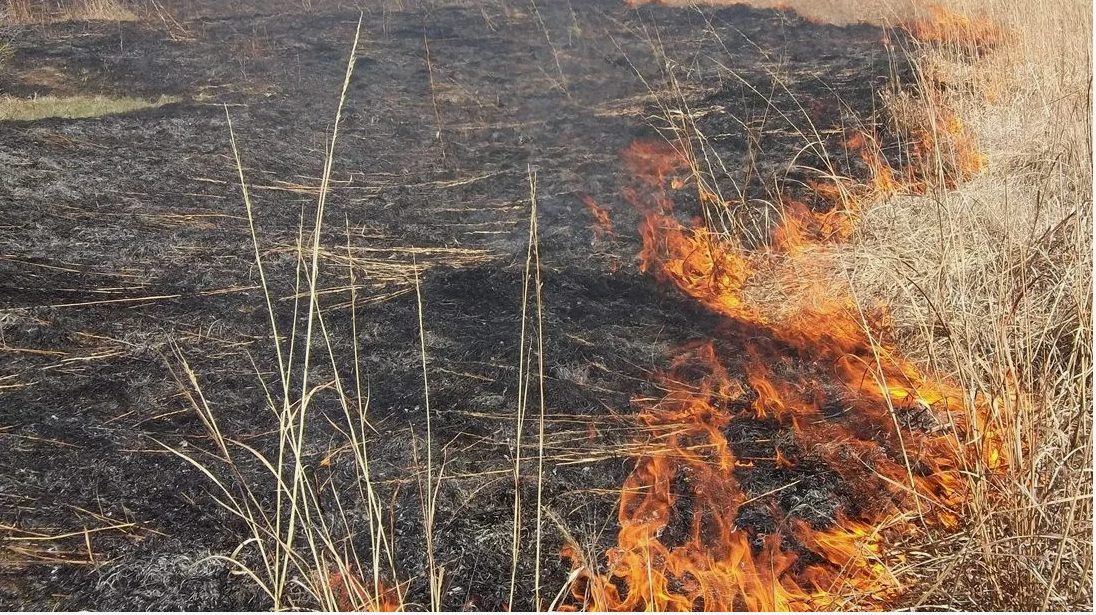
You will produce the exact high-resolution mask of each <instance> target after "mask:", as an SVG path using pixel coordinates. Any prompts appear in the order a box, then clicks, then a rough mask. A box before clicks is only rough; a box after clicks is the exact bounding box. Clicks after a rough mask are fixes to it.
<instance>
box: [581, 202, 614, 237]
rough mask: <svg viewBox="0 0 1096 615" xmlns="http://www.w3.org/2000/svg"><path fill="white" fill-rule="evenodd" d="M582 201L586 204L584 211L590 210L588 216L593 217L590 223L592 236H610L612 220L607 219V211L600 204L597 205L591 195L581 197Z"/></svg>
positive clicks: (611, 234) (611, 233)
mask: <svg viewBox="0 0 1096 615" xmlns="http://www.w3.org/2000/svg"><path fill="white" fill-rule="evenodd" d="M582 202H583V203H585V204H586V211H588V212H590V217H592V218H593V219H594V222H593V224H592V225H591V228H592V229H593V231H594V237H596V238H598V239H604V238H607V237H612V236H613V221H612V220H610V219H609V212H608V211H607V210H606V209H605V208H603V207H602V206H601V205H598V204H597V201H595V200H594V199H593V197H589V196H586V197H582Z"/></svg>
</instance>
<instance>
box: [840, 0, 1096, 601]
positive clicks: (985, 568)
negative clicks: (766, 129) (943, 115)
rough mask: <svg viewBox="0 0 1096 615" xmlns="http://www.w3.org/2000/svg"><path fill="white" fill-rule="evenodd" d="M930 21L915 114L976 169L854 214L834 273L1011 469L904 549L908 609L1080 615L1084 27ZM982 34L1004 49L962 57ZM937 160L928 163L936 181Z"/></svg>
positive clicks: (1000, 12) (1087, 264) (1086, 579)
mask: <svg viewBox="0 0 1096 615" xmlns="http://www.w3.org/2000/svg"><path fill="white" fill-rule="evenodd" d="M944 8H946V9H948V10H949V11H951V13H941V15H950V16H951V17H952V18H955V19H957V20H958V21H957V22H956V23H953V24H952V25H950V26H946V27H945V28H943V29H942V30H940V31H944V32H950V34H946V35H944V36H941V37H939V38H941V39H942V40H937V41H935V42H933V43H931V44H929V45H927V46H925V47H924V48H922V49H920V50H919V51H918V53H919V67H920V69H921V72H922V89H923V90H924V91H926V92H935V93H939V92H946V94H939V95H934V96H926V97H923V98H922V99H921V100H922V104H924V105H942V106H944V107H946V109H947V110H948V112H949V113H951V114H952V115H953V117H954V118H955V119H957V120H959V121H961V122H962V124H963V125H964V126H965V127H966V129H967V130H969V131H970V133H971V134H972V135H973V137H974V139H975V142H976V143H977V144H978V148H979V149H980V151H981V153H982V155H983V156H984V161H985V168H984V169H983V170H982V171H981V173H980V174H979V175H978V176H976V177H975V178H973V179H971V180H970V181H968V182H965V183H963V184H961V185H959V186H958V187H957V188H956V189H954V190H937V191H933V192H930V194H928V195H926V196H921V197H902V198H896V199H891V200H890V201H888V202H886V203H883V204H881V205H880V206H878V207H876V208H874V209H872V210H870V211H868V212H866V214H865V216H864V218H863V220H862V225H861V231H860V233H859V234H858V236H857V237H856V239H855V241H854V242H853V243H852V244H851V245H849V246H847V247H846V252H845V253H844V254H843V257H844V258H845V259H846V260H847V263H848V265H849V267H848V268H849V270H851V271H853V272H854V273H853V274H852V284H853V287H854V289H855V291H856V292H857V295H858V296H859V297H861V298H863V299H867V298H873V299H875V298H881V299H884V300H885V301H886V302H887V303H888V304H889V305H890V307H891V311H892V313H893V315H894V321H895V324H896V326H897V328H898V331H899V334H900V336H901V340H900V341H901V342H902V345H903V346H904V348H905V349H907V350H908V351H909V352H911V353H913V354H915V355H917V356H920V357H921V359H922V360H923V362H924V363H925V364H926V365H927V366H929V367H930V368H931V369H932V370H934V371H936V372H938V373H943V374H946V375H949V376H950V377H952V378H953V379H955V380H956V381H958V382H961V383H963V385H964V388H965V389H966V390H967V391H969V392H971V393H979V394H982V395H984V396H986V397H987V398H988V399H992V400H995V401H996V403H997V406H998V413H997V416H995V417H993V419H994V421H995V425H994V427H993V428H994V430H996V431H997V432H998V433H999V434H1000V436H1001V438H1002V441H1003V442H1005V443H1006V448H1007V454H1008V456H1009V459H1010V467H1009V469H1008V471H1007V472H1006V473H1005V474H1004V475H1000V474H996V475H995V474H990V473H988V472H982V471H980V470H974V471H972V473H971V474H970V475H969V476H968V479H969V481H970V485H969V486H970V491H971V493H972V494H973V496H972V498H971V500H970V502H969V510H968V514H967V520H968V523H967V526H966V527H965V529H964V531H963V532H960V533H958V534H952V535H948V536H941V535H937V536H931V535H930V536H928V537H922V538H921V539H920V540H918V544H910V545H908V548H909V558H910V562H911V566H912V569H913V570H914V571H915V574H916V576H918V577H920V579H921V580H922V583H921V584H920V585H919V587H918V588H917V589H916V590H915V591H914V593H913V594H912V595H911V606H913V605H918V606H922V607H924V606H929V605H937V606H944V607H948V608H967V609H971V608H973V609H979V610H982V609H990V610H1021V611H1023V610H1045V609H1081V610H1083V609H1085V608H1086V607H1091V605H1092V569H1091V562H1092V519H1093V517H1092V514H1093V513H1092V493H1091V485H1092V354H1091V348H1092V328H1091V324H1092V254H1093V252H1092V250H1093V246H1092V222H1093V220H1092V181H1093V176H1092V141H1091V134H1092V133H1091V130H1092V124H1091V117H1092V104H1091V90H1090V88H1091V81H1090V79H1091V75H1092V45H1091V41H1092V13H1091V12H1090V11H1089V7H1088V6H1087V5H1085V4H1083V3H1077V2H1067V1H1065V0H1053V1H1052V2H1049V3H1035V2H1020V3H1011V2H1002V1H999V0H955V1H954V2H949V3H947V6H946V7H944ZM964 17H965V18H966V20H964V19H963V18H964ZM956 24H958V25H956ZM994 26H999V27H1000V28H1002V29H1003V31H1004V32H1005V33H1006V34H1005V35H1004V36H1003V37H1000V40H999V41H998V43H999V44H998V45H997V46H996V47H995V48H987V47H986V46H984V45H981V44H980V43H979V41H977V40H969V39H970V38H971V36H969V35H970V34H971V33H974V35H975V38H982V39H983V40H984V39H985V38H987V37H989V34H988V33H993V32H995V30H994V29H993V27H994ZM994 36H997V35H996V34H994ZM1006 39H1007V40H1006ZM928 115H929V116H932V115H933V114H931V113H930V114H928ZM934 128H935V129H936V130H940V131H943V130H945V128H946V127H943V126H936V127H934ZM950 154H951V152H943V151H941V152H938V156H937V160H938V162H939V167H940V168H944V166H945V165H946V164H947V161H946V160H944V158H946V157H947V156H949V155H950Z"/></svg>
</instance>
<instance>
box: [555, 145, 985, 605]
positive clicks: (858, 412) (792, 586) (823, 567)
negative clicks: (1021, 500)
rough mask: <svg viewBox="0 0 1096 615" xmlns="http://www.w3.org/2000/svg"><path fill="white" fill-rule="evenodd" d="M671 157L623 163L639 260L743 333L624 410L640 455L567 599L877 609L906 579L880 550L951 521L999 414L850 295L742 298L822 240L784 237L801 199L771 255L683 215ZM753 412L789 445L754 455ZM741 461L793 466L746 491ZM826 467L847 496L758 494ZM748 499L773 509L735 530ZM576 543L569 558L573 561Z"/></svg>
mask: <svg viewBox="0 0 1096 615" xmlns="http://www.w3.org/2000/svg"><path fill="white" fill-rule="evenodd" d="M683 151H685V149H684V148H683V147H675V146H674V145H671V144H669V143H664V142H638V143H636V144H634V145H633V146H632V147H631V148H630V149H629V150H628V152H626V154H625V156H624V158H625V164H626V166H627V167H628V168H630V169H631V170H632V172H633V173H634V174H635V176H636V185H635V186H633V187H632V188H630V189H629V190H628V191H627V192H626V198H627V199H628V200H629V201H630V202H631V203H632V204H633V205H634V206H635V207H636V208H637V209H639V210H640V211H641V212H643V214H644V221H643V223H642V226H641V229H640V232H641V236H642V238H643V242H644V248H643V252H642V254H641V260H642V267H643V268H644V269H645V270H648V271H651V272H653V273H655V274H656V275H657V276H658V277H659V278H660V279H662V280H664V281H666V282H668V283H670V284H672V285H674V286H676V287H677V288H678V289H679V290H680V291H682V292H684V293H685V294H687V295H689V296H690V297H692V298H693V299H695V300H697V301H698V302H700V303H701V304H703V305H705V306H706V307H708V308H709V309H710V310H712V311H713V312H716V313H718V314H721V315H723V316H724V317H726V318H727V319H728V325H727V326H728V328H729V329H730V330H732V331H735V332H736V335H740V336H742V337H744V338H746V339H747V340H749V341H748V342H747V345H746V349H745V352H742V353H740V354H737V356H729V355H726V354H724V353H723V352H721V351H720V350H719V349H718V348H717V347H716V346H715V345H714V344H711V343H707V344H701V345H699V346H697V347H695V348H693V349H691V350H689V351H687V352H685V353H684V354H682V355H681V356H680V357H678V358H677V359H676V360H675V362H674V367H673V368H672V369H671V370H670V371H669V372H668V373H666V374H664V375H663V377H662V378H661V380H662V386H663V388H664V389H665V390H666V391H667V394H666V396H665V397H664V398H663V399H661V400H659V401H657V402H654V403H650V404H646V405H645V407H644V409H643V411H642V412H641V414H640V415H639V417H638V418H637V421H638V422H639V423H640V424H641V425H643V429H642V431H643V433H644V434H645V438H646V439H647V440H646V441H647V442H648V447H649V448H648V452H646V453H644V454H643V455H641V456H640V457H639V458H638V459H637V462H636V468H635V470H634V471H633V473H632V475H631V476H630V477H629V479H628V481H627V482H626V483H625V485H624V487H623V497H622V500H621V504H620V524H621V530H620V534H619V536H618V544H617V547H616V548H615V549H613V550H611V551H610V552H609V554H608V560H609V561H608V571H609V572H608V573H607V574H605V575H594V574H590V573H584V574H582V575H580V577H579V578H580V582H579V583H577V584H576V585H575V586H574V588H573V594H572V596H573V599H574V600H575V604H576V605H578V606H581V608H583V609H593V610H614V611H616V610H625V611H635V610H644V609H653V610H696V609H705V610H710V609H715V610H740V609H748V610H765V611H772V610H816V609H826V610H832V609H838V608H849V607H852V606H854V605H855V606H858V607H861V608H863V607H865V606H870V605H875V606H883V605H886V604H889V603H890V601H892V600H894V599H895V598H896V597H897V596H898V595H900V588H901V587H902V585H903V584H904V583H905V582H906V581H907V578H906V573H903V572H901V570H900V568H901V566H900V559H897V558H896V556H895V555H894V552H893V549H892V548H890V546H891V545H893V544H894V543H895V542H896V539H897V538H899V537H902V536H909V535H911V534H914V533H918V532H919V531H920V530H919V528H921V527H925V526H927V527H939V528H955V527H957V526H958V524H959V523H960V519H961V514H962V513H961V510H962V507H963V506H964V502H965V501H966V499H967V497H968V495H969V494H968V487H967V485H966V483H965V481H964V479H963V474H964V473H966V472H969V471H970V470H971V468H979V469H980V470H979V471H980V472H990V473H992V472H997V471H1000V470H1001V469H1003V467H1004V465H1005V462H1006V461H1005V458H1004V457H1003V451H1002V447H1001V444H1000V443H999V442H998V441H997V436H996V435H995V434H996V433H997V432H998V429H999V427H998V423H999V421H1001V420H1002V419H1001V417H1000V416H999V415H998V408H996V407H994V406H992V404H991V403H990V402H989V401H988V400H986V399H982V398H972V397H970V396H969V395H968V394H966V393H964V392H962V391H961V390H960V389H959V388H958V387H957V386H956V385H954V384H951V383H947V382H944V381H942V380H937V379H933V378H928V377H925V376H923V375H922V374H921V373H920V370H918V369H917V368H916V367H915V366H914V365H913V364H912V363H911V362H910V361H908V360H907V359H905V358H903V357H902V356H901V354H900V353H899V352H898V351H897V350H896V349H895V348H890V347H887V346H885V345H883V343H882V342H881V341H880V338H879V337H878V333H877V332H876V331H875V330H874V329H873V326H872V325H871V324H870V323H869V321H872V322H877V321H879V320H880V319H879V318H878V317H876V318H872V317H871V315H868V314H865V313H864V312H863V311H862V310H860V308H859V307H858V305H857V304H856V302H855V301H854V300H853V299H852V297H849V296H840V295H839V296H836V297H832V296H831V297H827V298H825V299H822V298H821V297H814V298H813V301H812V303H811V305H809V306H807V305H804V306H801V307H800V308H799V309H798V310H793V311H790V312H787V313H784V314H781V315H773V314H768V313H766V311H765V309H764V306H760V305H750V304H749V303H748V301H747V299H746V298H745V296H744V290H745V287H746V285H747V283H748V281H749V279H750V278H751V277H752V276H754V275H755V272H756V271H757V270H758V269H759V266H758V265H759V263H760V261H764V260H768V259H771V258H774V256H775V257H780V256H781V253H783V256H784V257H787V258H796V257H797V255H798V254H800V253H801V252H800V250H801V249H803V248H804V246H805V244H808V243H811V242H818V241H830V240H832V239H833V238H834V236H833V235H832V234H830V235H817V234H815V235H808V234H805V233H802V232H800V231H799V230H795V231H792V230H789V229H788V226H789V225H790V224H795V225H796V226H797V229H798V228H799V227H801V226H802V224H801V223H808V222H810V221H811V220H810V218H811V214H810V213H809V210H806V209H803V210H801V211H800V213H799V214H796V215H793V216H790V217H789V218H788V219H786V220H785V222H784V224H783V226H781V228H780V229H778V230H777V231H776V232H775V233H774V236H775V237H776V238H777V239H778V241H777V242H776V243H774V244H773V246H772V248H773V250H775V252H774V251H773V250H762V251H752V252H751V251H746V250H744V249H743V248H741V247H738V246H736V245H734V244H732V243H730V242H729V240H728V239H727V238H726V237H723V236H720V235H717V234H714V233H712V232H711V231H709V230H707V229H706V228H705V227H704V226H703V223H702V222H700V221H698V222H697V223H696V224H695V225H694V226H693V227H692V228H690V227H687V226H685V225H683V224H681V223H680V222H678V221H677V220H676V218H675V217H674V214H673V196H672V195H673V190H674V187H675V186H678V187H680V186H684V185H685V184H686V182H687V181H688V177H687V174H688V172H689V169H690V168H691V167H692V166H693V165H692V164H690V162H689V161H688V160H686V159H685V157H684V156H683V155H682V153H681V152H683ZM853 192H859V193H862V192H864V190H860V189H857V188H856V187H853ZM836 205H837V203H835V204H834V206H836ZM816 226H817V225H816ZM792 235H794V236H795V241H790V240H789V237H790V236H792ZM812 365H828V366H830V367H829V368H828V369H825V370H821V371H817V372H816V371H815V369H816V368H814V367H811V366H812ZM697 374H701V376H700V378H699V380H698V377H697ZM914 417H917V418H914ZM753 421H758V422H762V423H764V424H769V425H770V428H771V429H775V430H777V431H778V432H782V433H785V434H788V435H787V436H786V438H787V439H786V440H785V442H786V444H785V445H784V446H783V447H782V446H780V445H779V444H778V445H776V446H775V447H774V448H772V449H771V452H769V453H768V455H763V456H762V457H761V458H757V457H754V456H752V455H756V453H751V452H750V451H749V449H748V448H747V447H746V446H745V444H744V443H743V442H742V441H738V440H736V439H735V438H734V437H733V435H731V434H733V433H734V431H735V430H736V429H739V428H740V427H739V426H740V425H743V424H745V423H747V422H753ZM774 442H775V440H774ZM770 455H771V456H770ZM755 465H758V466H768V468H769V471H772V469H773V466H775V468H778V469H780V470H778V471H786V472H788V473H790V474H791V475H792V476H796V474H795V472H797V471H798V470H797V468H799V467H800V466H802V467H803V468H805V471H804V472H803V473H802V474H800V475H798V476H799V480H798V481H795V480H792V481H791V482H785V483H784V484H782V485H780V486H778V487H777V488H776V491H769V492H766V493H751V488H753V485H749V482H750V480H751V479H750V478H749V477H750V476H751V470H750V468H753V467H754V466H755ZM823 468H824V469H823ZM827 474H829V475H833V476H837V477H840V482H841V484H842V485H844V488H846V489H848V492H849V493H851V496H850V497H851V499H850V500H847V501H845V500H841V501H840V503H839V504H837V505H836V506H834V507H833V508H831V509H830V510H829V511H828V512H825V513H818V512H815V513H813V514H815V515H818V516H811V513H806V514H805V513H804V512H803V511H801V510H798V508H797V507H796V506H794V505H793V506H791V507H788V505H789V502H788V501H784V500H781V499H775V500H774V499H772V498H771V497H770V496H774V494H775V493H777V492H779V491H782V490H784V489H787V488H789V487H792V486H794V485H795V484H796V483H797V482H800V481H804V480H817V478H816V477H817V476H819V475H827ZM743 481H745V482H746V485H744V484H743ZM758 500H761V501H763V502H767V503H768V504H767V505H768V506H771V507H772V508H771V510H770V511H768V513H767V514H772V515H773V525H774V526H773V528H772V529H771V530H770V531H769V532H768V533H765V534H754V530H753V529H751V527H750V524H748V523H743V522H742V520H743V519H745V518H747V517H749V516H751V515H756V514H758V513H757V511H756V510H751V509H750V508H749V507H748V506H747V504H751V503H754V502H756V501H758ZM762 514H763V515H764V514H766V513H762ZM679 515H685V516H686V518H687V519H691V522H690V523H689V528H688V529H686V530H684V531H685V536H684V538H683V537H682V536H680V533H681V531H682V530H680V529H678V530H674V528H673V526H674V525H675V523H676V524H680V523H681V521H680V520H678V521H676V522H675V521H674V517H677V516H679ZM766 525H767V524H764V523H763V524H762V526H766ZM575 553H576V551H575V549H569V550H567V551H566V554H567V555H569V556H571V557H573V558H575V559H576V561H577V559H578V557H577V556H576V555H575Z"/></svg>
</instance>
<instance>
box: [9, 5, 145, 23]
mask: <svg viewBox="0 0 1096 615" xmlns="http://www.w3.org/2000/svg"><path fill="white" fill-rule="evenodd" d="M137 19H138V16H137V14H136V13H134V12H133V11H131V10H130V9H129V8H128V7H127V6H126V5H125V4H124V3H122V2H119V1H118V0H62V1H57V2H35V1H34V0H4V6H3V8H0V24H43V23H61V22H66V21H137Z"/></svg>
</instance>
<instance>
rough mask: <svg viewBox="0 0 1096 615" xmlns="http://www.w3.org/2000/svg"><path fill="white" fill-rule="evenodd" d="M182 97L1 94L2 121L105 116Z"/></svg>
mask: <svg viewBox="0 0 1096 615" xmlns="http://www.w3.org/2000/svg"><path fill="white" fill-rule="evenodd" d="M180 100H181V99H180V98H179V97H177V96H161V97H159V98H157V99H155V100H147V99H144V98H134V97H130V96H119V97H113V96H102V95H96V96H37V97H35V98H16V97H14V96H0V122H2V121H5V120H21V121H34V120H41V119H46V118H51V117H59V118H68V119H75V118H84V117H102V116H104V115H114V114H117V113H127V112H129V111H137V110H139V109H153V108H156V107H162V106H164V105H169V104H172V103H177V102H179V101H180Z"/></svg>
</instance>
